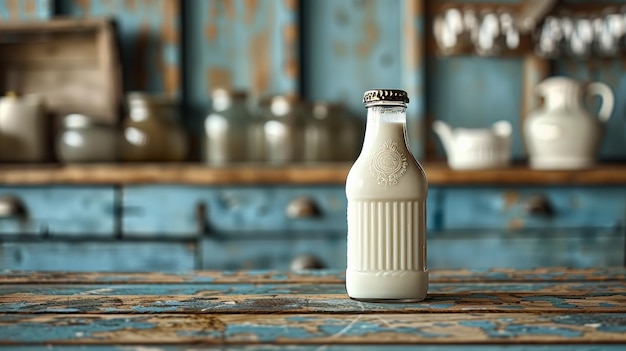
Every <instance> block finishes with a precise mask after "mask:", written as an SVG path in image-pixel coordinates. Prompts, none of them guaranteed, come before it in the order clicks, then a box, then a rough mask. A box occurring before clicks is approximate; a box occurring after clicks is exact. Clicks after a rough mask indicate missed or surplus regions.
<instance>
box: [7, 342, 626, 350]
mask: <svg viewBox="0 0 626 351" xmlns="http://www.w3.org/2000/svg"><path fill="white" fill-rule="evenodd" d="M503 347H506V350H507V351H623V350H624V348H625V347H626V344H604V345H588V344H567V345H558V344H552V345H511V344H508V345H506V346H505V345H502V344H500V345H424V344H420V345H419V350H420V351H499V350H502V348H503ZM380 349H381V346H380V345H330V344H325V345H274V344H253V345H228V350H231V351H280V350H285V351H286V350H289V351H320V350H323V351H361V350H363V351H370V350H380ZM415 349H416V346H415V345H385V350H391V351H412V350H415ZM58 350H61V351H65V350H68V351H74V350H80V351H192V350H193V351H200V350H205V351H210V350H216V349H215V348H214V347H210V346H209V347H207V348H205V347H202V346H198V345H196V344H192V343H189V344H183V345H177V346H172V345H150V347H149V348H148V349H146V348H145V347H144V346H137V345H45V346H23V345H20V346H17V345H14V346H1V345H0V351H58ZM220 350H221V349H220Z"/></svg>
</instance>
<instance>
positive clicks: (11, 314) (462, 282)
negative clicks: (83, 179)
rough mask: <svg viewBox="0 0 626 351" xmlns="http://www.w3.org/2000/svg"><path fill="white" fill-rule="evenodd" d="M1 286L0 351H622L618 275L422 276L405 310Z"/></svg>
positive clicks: (289, 292) (122, 284)
mask: <svg viewBox="0 0 626 351" xmlns="http://www.w3.org/2000/svg"><path fill="white" fill-rule="evenodd" d="M0 277H2V278H4V279H2V280H0V296H1V297H2V299H1V300H0V349H2V347H5V349H6V347H13V349H16V350H21V349H24V350H29V351H32V350H33V347H37V346H39V347H42V346H45V347H46V348H51V349H53V350H54V347H65V348H67V349H69V350H72V348H71V346H81V347H84V348H81V350H83V349H84V350H92V348H91V347H93V346H96V345H97V346H99V347H100V349H98V350H110V349H112V348H111V347H113V346H127V347H128V349H131V350H132V349H133V348H137V349H136V350H161V351H163V350H176V348H177V347H178V348H181V349H184V348H182V347H184V346H192V345H193V347H194V348H200V349H202V348H203V347H205V348H206V347H210V346H218V345H220V346H221V347H226V346H231V345H232V346H237V347H239V348H243V349H248V348H252V349H257V348H258V349H265V345H269V346H268V347H269V348H267V349H268V350H272V349H276V347H277V346H285V347H286V348H288V349H290V350H294V349H295V350H300V349H302V347H305V346H314V347H316V348H319V347H322V348H323V349H328V348H330V349H332V348H334V349H336V350H342V349H341V348H336V346H337V345H341V346H351V347H357V348H356V349H367V348H363V346H367V345H370V346H371V345H376V346H379V347H380V346H383V345H384V346H385V348H386V349H392V350H393V349H394V348H393V347H390V346H403V345H411V346H416V345H417V344H420V346H421V345H423V344H427V345H442V346H444V348H443V350H457V349H459V348H460V349H462V350H465V351H467V350H472V348H471V346H472V345H477V346H478V345H479V346H481V347H482V348H480V349H481V350H483V349H486V350H490V349H489V347H488V346H487V345H497V346H498V347H499V348H502V347H504V346H505V345H507V346H508V345H511V346H512V347H513V348H509V347H507V350H517V349H515V347H518V346H520V345H524V346H531V345H532V346H535V345H537V344H541V345H542V347H543V349H542V350H559V351H562V350H565V349H563V348H559V347H561V346H562V345H564V344H565V345H567V346H568V347H569V348H568V349H567V350H591V349H593V350H611V351H613V349H611V348H605V347H604V346H607V345H620V346H622V345H626V324H625V321H626V285H625V282H626V268H624V267H618V268H610V269H586V270H580V269H578V270H575V269H564V268H558V267H553V268H542V269H534V270H527V271H522V270H504V269H498V270H489V271H458V270H455V271H441V272H438V273H433V280H432V284H431V288H430V291H429V295H428V296H427V298H426V299H425V300H424V301H421V302H415V303H384V302H376V303H375V302H362V301H355V300H351V299H349V298H348V297H347V295H346V294H345V291H344V290H343V289H344V288H345V287H344V281H343V276H342V274H341V273H339V272H336V271H315V272H313V271H312V272H301V273H293V272H292V273H288V272H283V271H257V272H253V271H247V272H246V271H237V272H207V271H200V272H195V273H187V274H164V273H158V272H157V273H149V274H138V273H135V274H120V273H116V274H94V273H63V272H56V273H54V272H6V271H5V272H0ZM11 277H13V278H18V279H22V280H21V281H20V280H14V281H11V280H7V279H6V278H11ZM68 278H70V279H68ZM11 283H12V284H11ZM18 283H21V284H18ZM164 345H167V346H165V347H164ZM548 346H550V347H548ZM589 346H590V347H589ZM28 347H30V349H29V348H28ZM107 347H108V348H107ZM244 347H248V348H244ZM305 349H306V348H305ZM526 349H528V347H526V348H522V349H520V351H521V350H526ZM533 349H537V348H536V347H533ZM399 350H403V349H402V348H399ZM476 350H477V349H476ZM537 350H539V349H537Z"/></svg>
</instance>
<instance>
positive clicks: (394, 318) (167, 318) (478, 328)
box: [0, 313, 626, 345]
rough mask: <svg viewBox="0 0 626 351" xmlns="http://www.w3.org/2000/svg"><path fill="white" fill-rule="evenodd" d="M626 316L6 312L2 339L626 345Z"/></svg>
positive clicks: (6, 341) (25, 341)
mask: <svg viewBox="0 0 626 351" xmlns="http://www.w3.org/2000/svg"><path fill="white" fill-rule="evenodd" d="M625 318H626V314H623V313H604V314H600V313H582V314H532V313H490V314H485V313H438V314H351V315H341V314H339V315H331V314H327V313H321V314H265V313H264V314H168V313H159V314H147V315H137V314H121V315H111V314H109V315H104V314H101V315H89V314H76V313H73V314H4V315H0V326H1V328H0V340H1V341H0V344H5V345H6V344H33V343H36V344H44V343H45V344H56V345H63V344H142V345H151V344H163V343H167V344H181V343H202V344H209V345H210V344H231V343H233V344H242V343H247V344H250V343H252V344H255V343H276V344H305V345H306V344H326V343H328V344H354V343H357V344H380V345H384V344H389V343H391V344H396V343H402V344H408V343H436V344H450V343H455V344H459V343H464V344H472V343H487V344H489V343H491V344H493V343H503V342H505V343H537V342H542V343H564V342H568V343H577V342H578V343H580V342H594V343H626V333H624V328H625V326H624V319H625Z"/></svg>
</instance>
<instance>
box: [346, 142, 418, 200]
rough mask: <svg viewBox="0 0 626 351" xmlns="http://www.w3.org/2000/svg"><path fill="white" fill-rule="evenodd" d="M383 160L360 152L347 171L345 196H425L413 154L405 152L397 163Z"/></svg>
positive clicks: (364, 197)
mask: <svg viewBox="0 0 626 351" xmlns="http://www.w3.org/2000/svg"><path fill="white" fill-rule="evenodd" d="M400 160H402V159H400ZM386 161H387V163H385V162H383V160H380V159H377V156H376V155H368V154H363V153H362V154H361V155H360V156H359V158H358V159H357V160H356V161H355V163H354V164H353V165H352V167H351V168H350V171H349V172H348V177H347V179H346V195H347V196H348V199H414V200H420V199H426V197H427V194H428V180H427V178H426V174H425V172H424V169H423V168H422V167H421V165H420V164H419V162H418V161H417V160H416V159H415V158H414V157H413V155H411V154H410V153H408V154H407V156H406V159H405V160H402V161H400V162H401V163H398V162H395V163H394V162H393V161H398V160H397V159H387V160H386Z"/></svg>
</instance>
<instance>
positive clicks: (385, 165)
mask: <svg viewBox="0 0 626 351" xmlns="http://www.w3.org/2000/svg"><path fill="white" fill-rule="evenodd" d="M407 165H408V162H407V161H406V156H405V155H404V154H403V153H402V152H400V151H398V143H397V142H395V141H393V140H391V139H389V140H387V141H385V142H384V143H383V144H382V145H381V146H380V147H379V148H378V150H376V152H374V154H372V156H371V159H370V172H371V173H372V175H373V176H374V177H376V180H377V181H378V184H380V185H384V186H387V185H396V184H398V179H400V177H402V176H403V175H404V173H406V167H407Z"/></svg>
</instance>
